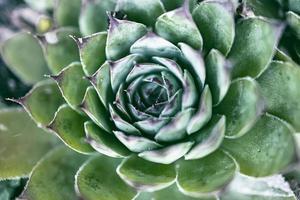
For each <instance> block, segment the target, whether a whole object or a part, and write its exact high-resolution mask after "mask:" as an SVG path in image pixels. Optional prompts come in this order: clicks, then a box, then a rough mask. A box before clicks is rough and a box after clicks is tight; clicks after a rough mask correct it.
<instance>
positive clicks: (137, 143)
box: [114, 131, 162, 153]
mask: <svg viewBox="0 0 300 200" xmlns="http://www.w3.org/2000/svg"><path fill="white" fill-rule="evenodd" d="M114 134H115V136H116V137H117V138H118V139H119V140H120V141H121V142H122V143H123V144H124V145H125V146H126V147H127V148H128V149H129V150H130V151H133V152H137V153H139V152H143V151H147V150H148V151H149V150H153V149H157V148H160V147H162V146H161V145H160V144H158V143H156V142H154V141H152V140H150V139H148V138H145V137H143V136H135V135H126V134H125V133H123V132H121V131H114Z"/></svg>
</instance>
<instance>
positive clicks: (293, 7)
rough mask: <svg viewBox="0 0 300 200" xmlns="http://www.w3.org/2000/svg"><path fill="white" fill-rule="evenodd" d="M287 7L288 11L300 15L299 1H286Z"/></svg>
mask: <svg viewBox="0 0 300 200" xmlns="http://www.w3.org/2000/svg"><path fill="white" fill-rule="evenodd" d="M287 4H288V7H289V9H290V10H292V11H294V12H297V13H300V1H299V0H288V3H287Z"/></svg>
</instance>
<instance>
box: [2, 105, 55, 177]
mask: <svg viewBox="0 0 300 200" xmlns="http://www.w3.org/2000/svg"><path fill="white" fill-rule="evenodd" d="M56 142H57V140H56V139H55V137H52V136H51V135H49V133H47V132H45V131H43V130H42V129H39V128H37V127H36V124H35V123H34V122H33V121H32V120H31V119H30V117H29V116H28V115H27V113H26V112H25V111H23V110H21V109H17V108H10V109H2V110H0V146H1V147H0V149H1V151H0V180H3V179H12V178H17V177H25V176H28V175H29V173H30V172H31V170H32V168H33V167H34V165H35V164H36V163H37V162H38V161H39V159H40V158H41V157H43V156H44V155H45V154H46V153H47V151H49V149H51V148H52V147H54V146H55V144H56Z"/></svg>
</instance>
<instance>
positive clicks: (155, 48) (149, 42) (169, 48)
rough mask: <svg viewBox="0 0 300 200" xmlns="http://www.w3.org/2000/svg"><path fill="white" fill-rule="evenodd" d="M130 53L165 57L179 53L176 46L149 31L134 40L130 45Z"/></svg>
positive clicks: (172, 56) (175, 55) (171, 56)
mask: <svg viewBox="0 0 300 200" xmlns="http://www.w3.org/2000/svg"><path fill="white" fill-rule="evenodd" d="M130 53H137V54H141V55H144V56H148V57H152V56H161V57H167V58H174V57H177V56H179V55H180V54H181V52H180V49H179V48H178V47H176V46H175V45H174V44H172V43H171V42H169V41H168V40H165V39H164V38H162V37H159V36H157V35H156V34H155V33H153V32H149V33H148V34H146V35H145V36H144V37H142V38H141V39H139V40H138V41H136V42H135V43H134V44H133V45H132V46H131V47H130Z"/></svg>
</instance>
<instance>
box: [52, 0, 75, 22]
mask: <svg viewBox="0 0 300 200" xmlns="http://www.w3.org/2000/svg"><path fill="white" fill-rule="evenodd" d="M55 6H56V8H55V9H54V17H55V20H56V23H57V24H58V25H59V26H73V27H78V20H79V13H80V8H81V0H72V1H68V0H58V1H57V2H56V5H55Z"/></svg>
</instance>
